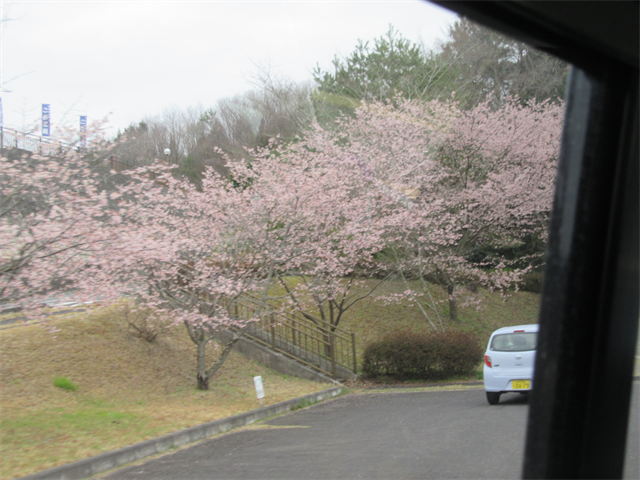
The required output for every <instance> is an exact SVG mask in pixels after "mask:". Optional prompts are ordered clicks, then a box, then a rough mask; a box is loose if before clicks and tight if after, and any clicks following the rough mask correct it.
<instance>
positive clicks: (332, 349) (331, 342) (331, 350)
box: [329, 332, 336, 380]
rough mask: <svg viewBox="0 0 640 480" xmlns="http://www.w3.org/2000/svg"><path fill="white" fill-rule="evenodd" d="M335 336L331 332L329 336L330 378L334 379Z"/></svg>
mask: <svg viewBox="0 0 640 480" xmlns="http://www.w3.org/2000/svg"><path fill="white" fill-rule="evenodd" d="M335 346H336V335H335V333H333V332H331V333H330V336H329V353H330V354H331V376H332V377H333V379H334V380H335V379H336V349H335Z"/></svg>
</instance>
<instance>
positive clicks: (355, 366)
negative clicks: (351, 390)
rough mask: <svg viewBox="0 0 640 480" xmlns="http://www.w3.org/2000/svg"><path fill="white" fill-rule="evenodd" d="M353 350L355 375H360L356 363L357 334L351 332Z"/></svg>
mask: <svg viewBox="0 0 640 480" xmlns="http://www.w3.org/2000/svg"><path fill="white" fill-rule="evenodd" d="M351 350H352V351H353V374H354V375H357V374H358V365H357V363H356V334H355V333H354V332H351Z"/></svg>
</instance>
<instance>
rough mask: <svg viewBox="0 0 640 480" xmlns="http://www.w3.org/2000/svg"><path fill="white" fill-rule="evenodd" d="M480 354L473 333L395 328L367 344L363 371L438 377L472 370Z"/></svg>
mask: <svg viewBox="0 0 640 480" xmlns="http://www.w3.org/2000/svg"><path fill="white" fill-rule="evenodd" d="M482 354H483V350H482V348H481V347H480V342H479V341H478V337H477V336H476V335H475V334H473V333H465V332H460V331H457V330H451V331H446V332H444V333H428V334H425V333H413V332H396V333H393V334H391V335H387V336H386V337H384V338H383V339H382V340H379V341H377V342H373V343H370V344H369V345H367V347H366V348H365V351H364V360H363V365H362V371H363V373H364V375H365V377H368V378H372V379H375V378H380V377H392V378H395V379H398V380H437V379H441V378H447V377H452V376H454V375H462V374H466V373H470V372H472V371H473V370H475V369H476V368H477V367H478V363H479V362H480V361H481V360H482Z"/></svg>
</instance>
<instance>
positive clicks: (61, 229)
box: [0, 150, 111, 308]
mask: <svg viewBox="0 0 640 480" xmlns="http://www.w3.org/2000/svg"><path fill="white" fill-rule="evenodd" d="M110 221H111V212H110V210H109V208H108V199H107V196H106V192H105V191H104V190H101V188H100V179H99V177H98V175H97V173H96V172H95V171H93V170H92V169H91V168H90V166H89V165H88V164H87V162H86V161H85V159H84V158H83V157H82V156H81V155H80V154H78V153H77V152H74V151H69V152H67V153H65V154H63V155H61V156H59V157H55V158H54V157H45V156H39V155H29V154H26V153H25V154H21V153H20V151H17V150H16V151H11V152H8V154H7V155H6V156H3V157H2V158H0V302H1V303H7V302H16V303H19V304H20V305H21V306H22V307H25V308H36V307H38V306H40V305H41V302H42V300H43V299H44V297H45V296H46V294H47V293H49V292H51V291H57V292H61V291H63V292H64V291H70V290H72V291H75V292H77V293H79V292H80V291H81V288H80V284H81V283H82V279H83V278H84V277H85V276H86V274H87V272H88V271H89V270H90V269H91V268H93V267H92V263H91V262H92V258H93V257H94V255H96V254H98V255H100V252H104V251H105V250H104V249H105V247H106V246H107V245H108V244H109V241H110V238H109V235H110V231H109V229H108V228H106V226H107V225H108V224H109V223H110Z"/></svg>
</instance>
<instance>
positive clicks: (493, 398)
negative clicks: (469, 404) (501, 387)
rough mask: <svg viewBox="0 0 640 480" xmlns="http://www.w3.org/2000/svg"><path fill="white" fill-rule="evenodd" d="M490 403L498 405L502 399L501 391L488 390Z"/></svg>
mask: <svg viewBox="0 0 640 480" xmlns="http://www.w3.org/2000/svg"><path fill="white" fill-rule="evenodd" d="M486 394H487V402H489V405H497V404H498V402H499V401H500V392H486Z"/></svg>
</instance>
